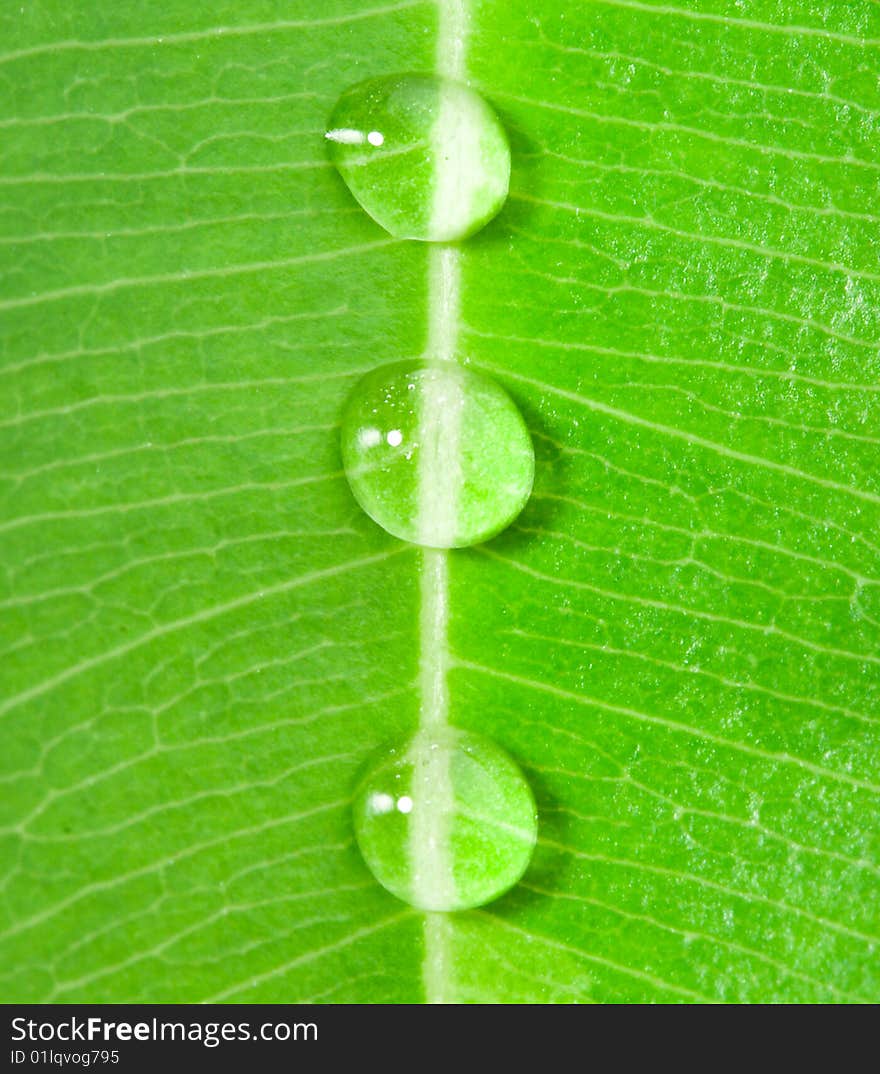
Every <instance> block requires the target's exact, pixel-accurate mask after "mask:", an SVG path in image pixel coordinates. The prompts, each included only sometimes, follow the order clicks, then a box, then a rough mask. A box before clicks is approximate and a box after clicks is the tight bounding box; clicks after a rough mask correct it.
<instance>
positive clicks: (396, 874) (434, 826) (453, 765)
mask: <svg viewBox="0 0 880 1074" xmlns="http://www.w3.org/2000/svg"><path fill="white" fill-rule="evenodd" d="M354 826H355V834H356V836H357V841H358V846H359V847H360V850H361V853H362V854H363V856H364V860H365V861H366V863H367V865H368V867H369V869H370V871H371V872H372V873H373V875H374V876H375V877H376V879H377V880H378V881H379V883H380V884H382V886H383V887H385V888H387V889H388V891H390V892H391V893H392V894H394V895H396V896H397V897H398V898H399V899H403V900H404V902H407V903H409V904H410V905H411V906H416V907H418V908H419V909H422V910H466V909H469V908H471V907H474V906H482V905H483V903H486V902H489V901H490V900H491V899H495V898H497V897H498V896H499V895H502V894H503V893H504V892H505V891H507V890H508V889H509V888H511V887H512V886H513V885H514V884H515V883H516V882H517V881H518V880H519V878H520V877H521V876H522V874H523V873H524V872H525V869H526V866H527V865H528V863H529V859H530V858H531V856H532V851H533V849H534V846H535V842H536V840H537V834H538V820H537V813H536V811H535V800H534V798H533V797H532V792H531V788H530V787H529V785H528V783H527V782H526V779H525V777H524V776H523V774H522V772H521V771H520V770H519V768H518V766H517V765H516V763H515V762H514V761H513V759H512V758H511V757H510V756H509V755H508V754H507V753H505V752H504V750H502V749H501V748H500V747H498V746H496V745H495V743H494V742H491V741H489V739H486V738H483V737H482V736H480V735H474V734H470V733H468V732H464V731H457V730H454V729H451V728H446V729H443V730H441V731H438V732H436V733H430V732H419V733H418V734H416V735H415V736H413V738H411V739H410V740H409V741H408V742H406V743H404V744H403V746H401V747H399V748H398V749H396V750H387V751H386V752H385V753H384V754H383V755H382V756H381V757H380V758H379V759H378V761H377V762H376V763H375V764H374V765H373V767H372V768H371V769H370V770H369V771H368V772H367V774H366V775H365V776H364V778H363V779H362V780H361V782H360V785H359V786H358V788H357V791H356V793H355V799H354Z"/></svg>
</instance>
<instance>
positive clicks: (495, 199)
mask: <svg viewBox="0 0 880 1074" xmlns="http://www.w3.org/2000/svg"><path fill="white" fill-rule="evenodd" d="M327 126H328V129H327V131H326V133H325V137H326V138H327V139H328V150H329V154H330V158H331V159H332V160H333V163H334V164H335V165H336V167H337V168H338V169H339V174H340V175H341V176H342V178H343V179H344V180H345V182H346V183H347V185H348V187H349V189H350V190H351V192H352V194H353V195H354V197H355V198H356V199H357V201H358V202H359V204H360V205H361V206H362V207H363V208H364V209H365V210H366V212H368V213H369V214H370V216H372V217H373V219H374V220H375V221H377V223H379V224H381V226H382V227H384V228H385V230H386V231H389V232H390V233H391V234H392V235H395V236H397V238H401V239H422V240H426V241H428V242H456V241H458V240H459V239H463V238H466V237H467V236H468V235H472V234H473V233H474V232H475V231H479V229H480V228H481V227H483V226H484V225H485V224H486V223H487V222H488V221H489V220H491V219H492V217H493V216H496V215H497V213H498V211H499V210H500V209H501V207H502V205H503V204H504V201H505V199H506V198H507V191H508V184H509V182H510V146H509V145H508V142H507V135H506V134H505V132H504V128H503V127H502V125H501V123H500V121H499V119H498V116H497V115H496V113H495V112H494V110H493V109H492V108H491V106H490V105H489V104H488V103H487V102H486V101H485V100H484V99H483V98H482V97H481V96H480V95H479V94H478V93H475V92H474V91H473V90H472V89H469V88H468V87H467V86H464V85H462V84H461V83H458V82H454V81H450V80H449V79H447V78H438V77H437V76H434V75H427V76H426V75H414V74H403V75H400V74H395V75H389V76H386V77H383V78H373V79H367V81H365V82H359V83H358V84H357V85H355V86H351V87H350V88H348V89H346V91H345V92H344V93H343V94H342V96H341V97H340V99H339V100H338V101H337V103H336V105H335V107H334V109H333V112H332V114H331V116H330V119H329V121H328V124H327Z"/></svg>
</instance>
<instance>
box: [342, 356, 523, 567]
mask: <svg viewBox="0 0 880 1074" xmlns="http://www.w3.org/2000/svg"><path fill="white" fill-rule="evenodd" d="M342 461H343V464H344V466H345V472H346V476H347V477H348V481H349V484H350V486H351V490H352V492H353V493H354V496H355V499H356V500H357V501H358V503H359V504H360V505H361V507H362V508H363V509H364V510H365V511H366V513H367V514H368V515H369V516H370V518H372V519H373V520H374V521H375V522H378V523H379V525H380V526H382V527H383V528H384V529H386V530H387V531H388V532H389V533H391V534H393V535H394V536H395V537H399V538H401V540H404V541H411V542H412V543H414V544H420V545H426V546H428V547H430V548H462V547H465V546H467V545H473V544H479V543H480V542H481V541H485V540H488V539H489V538H490V537H494V536H495V535H496V534H497V533H500V532H501V530H503V529H504V528H505V527H506V526H508V525H510V523H511V522H512V521H513V520H514V518H516V516H517V515H518V514H519V513H520V511H521V510H522V508H523V507H524V506H525V503H526V501H527V500H528V498H529V494H530V492H531V490H532V481H533V479H534V474H535V453H534V449H533V447H532V440H531V437H530V436H529V431H528V429H527V428H526V425H525V422H524V421H523V418H522V415H521V414H520V412H519V410H518V409H517V406H516V404H515V403H514V402H513V400H512V399H511V398H510V396H509V395H508V394H507V392H505V391H504V389H503V388H502V387H501V386H500V385H499V384H496V383H495V381H493V380H490V379H489V378H488V377H484V376H482V375H481V374H479V373H474V372H472V371H471V370H469V369H464V368H463V367H462V366H459V365H456V364H455V363H454V362H396V363H394V364H392V365H387V366H380V367H379V368H378V369H374V370H373V371H372V372H371V373H368V374H367V376H366V377H364V378H363V379H362V380H361V381H359V383H358V384H357V385H356V387H355V389H354V391H353V392H352V394H351V396H350V398H349V400H348V403H347V404H346V407H345V411H344V413H343V417H342Z"/></svg>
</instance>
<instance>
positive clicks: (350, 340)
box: [0, 0, 880, 1002]
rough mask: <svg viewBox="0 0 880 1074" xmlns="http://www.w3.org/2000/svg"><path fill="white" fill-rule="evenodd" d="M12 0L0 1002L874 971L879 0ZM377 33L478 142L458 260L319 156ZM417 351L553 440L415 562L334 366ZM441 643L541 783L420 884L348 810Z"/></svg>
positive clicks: (838, 984) (412, 992) (517, 998)
mask: <svg viewBox="0 0 880 1074" xmlns="http://www.w3.org/2000/svg"><path fill="white" fill-rule="evenodd" d="M0 24H2V27H3V38H2V40H3V43H4V44H3V55H2V56H0V85H2V90H3V93H2V101H3V105H2V108H3V116H2V118H0V127H2V161H3V164H2V175H0V184H2V193H3V197H2V213H0V250H2V254H0V257H2V266H3V274H2V281H3V282H2V293H0V313H2V324H0V358H2V369H0V381H2V390H0V503H2V508H0V564H2V571H0V603H2V612H0V647H2V660H0V676H2V689H0V714H2V718H3V721H4V729H5V736H4V742H5V749H4V751H3V757H2V762H0V764H2V774H0V779H2V782H3V794H2V797H0V808H2V817H0V824H2V835H0V840H2V847H3V862H4V866H5V869H4V874H5V875H4V879H3V887H2V900H0V932H2V942H0V954H2V966H3V970H2V976H3V979H4V980H3V996H4V998H5V999H7V1000H20V1001H24V1000H40V1001H53V1002H76V1001H79V1002H88V1001H115V1002H124V1001H137V1000H145V1001H205V1000H228V1001H251V1000H252V1001H276V1002H288V1001H290V1002H293V1001H310V1000H311V1001H323V1002H334V1001H339V1002H420V1001H422V1000H426V999H427V1000H430V1001H443V1000H446V1001H478V1002H492V1001H501V1002H591V1001H661V1002H670V1001H679V1000H700V999H703V1000H726V1001H787V1002H806V1001H834V1000H837V1001H858V1000H868V1001H876V1000H877V999H878V998H880V974H878V966H877V958H876V950H875V946H874V945H875V944H876V942H877V937H878V933H880V910H878V907H880V883H878V874H880V863H878V843H877V800H878V793H880V775H878V771H877V756H878V725H880V706H878V698H880V667H878V665H880V645H878V640H880V629H878V628H880V586H878V582H880V545H878V538H877V534H878V532H880V524H878V523H880V480H878V473H880V471H878V466H877V458H878V455H877V448H878V443H880V412H878V406H877V398H878V390H880V387H878V385H880V378H878V372H880V360H878V342H877V341H878V338H880V333H878V327H880V319H878V308H880V306H878V297H880V295H878V289H880V268H878V264H877V255H876V241H875V236H876V228H877V224H878V220H880V217H878V215H877V213H878V209H877V205H878V198H877V194H878V176H880V157H878V152H877V145H878V137H877V136H878V118H880V94H878V84H877V75H876V71H877V62H878V56H880V14H878V9H877V7H876V5H874V4H871V3H868V2H867V0H856V2H853V3H848V4H846V5H840V4H838V5H828V6H820V5H816V4H813V3H809V2H806V0H803V2H797V0H784V2H770V0H753V2H749V3H746V4H735V3H732V2H725V0H693V2H691V3H682V4H680V5H677V6H670V5H666V4H662V5H661V4H655V3H652V2H637V0H594V2H591V3H584V4H579V5H571V4H564V3H560V2H558V0H546V2H543V0H542V3H541V4H534V3H529V2H527V0H505V2H504V3H501V2H500V0H495V2H490V0H482V2H481V0H455V2H453V0H449V2H444V3H441V4H440V5H439V6H438V5H436V4H434V3H428V2H426V3H419V2H410V3H402V4H389V5H384V6H379V7H376V8H372V9H371V8H368V7H367V6H366V5H363V4H357V3H354V2H353V0H328V2H327V3H325V4H323V5H321V6H320V11H318V10H317V9H316V7H315V5H308V4H305V3H301V2H298V3H293V4H285V5H281V4H276V3H272V2H269V0H266V2H262V3H258V2H253V3H250V4H246V5H241V4H233V3H229V2H226V3H219V4H213V5H210V6H205V5H200V4H184V3H182V2H180V0H174V2H169V3H166V4H163V5H161V9H158V8H156V9H151V10H149V13H148V12H147V9H146V8H145V7H144V5H134V4H118V5H110V6H108V5H97V6H96V5H93V4H84V3H81V2H76V3H69V2H68V3H60V2H58V0H52V2H49V3H45V4H41V5H39V6H28V7H25V8H24V9H22V10H19V9H18V8H16V9H15V11H12V10H11V9H10V11H8V12H5V13H4V14H3V15H2V17H0ZM401 70H415V71H438V72H440V73H447V74H449V73H453V74H457V75H458V76H459V77H463V78H465V79H467V80H468V81H469V82H470V84H471V85H472V86H474V88H477V89H479V90H481V91H482V92H483V93H484V94H485V95H486V97H487V98H488V99H489V100H490V101H491V102H492V103H493V105H494V106H495V108H496V109H497V110H498V111H499V113H500V115H501V116H502V118H503V120H504V122H505V125H506V127H507V129H508V131H509V134H510V137H511V144H512V149H513V174H512V180H511V184H512V185H511V196H510V199H509V201H508V203H507V205H506V207H505V209H504V211H503V212H502V213H501V215H500V216H499V217H498V218H497V219H496V220H495V221H493V222H492V223H491V224H490V225H489V226H488V227H487V228H486V229H485V230H484V231H483V232H481V233H480V234H479V235H477V236H475V237H474V238H473V239H471V240H469V241H468V242H467V243H466V244H464V245H462V246H461V247H459V248H456V249H451V250H445V251H443V250H438V249H436V248H434V249H432V248H428V247H426V246H425V245H422V244H418V243H410V242H401V241H396V240H393V239H391V238H390V237H389V236H387V235H386V234H385V233H384V232H382V231H381V230H380V229H379V228H378V227H377V226H376V225H375V224H373V223H372V221H371V220H369V218H367V217H366V215H365V214H364V213H363V212H362V211H361V210H360V209H359V208H358V207H357V206H356V205H355V204H354V202H353V201H352V199H351V197H350V195H349V194H348V192H347V191H346V189H345V187H344V185H343V184H342V182H341V181H340V180H339V178H338V176H337V175H336V174H335V172H334V171H333V169H332V168H331V167H330V165H329V163H328V161H327V158H326V154H325V149H324V144H323V130H324V123H325V120H326V118H327V116H328V115H329V113H330V110H331V108H332V106H333V103H334V101H335V99H336V98H337V96H338V94H339V93H340V92H341V91H342V90H343V89H345V88H346V87H347V86H348V85H350V84H351V83H353V82H355V81H358V80H360V79H363V78H368V77H373V76H379V75H384V74H387V73H393V72H395V71H401ZM450 284H454V286H450ZM426 353H430V354H431V355H432V356H440V357H444V356H445V357H455V358H457V359H459V360H464V361H467V362H468V363H469V364H470V365H472V367H473V368H475V369H478V370H480V371H483V372H486V373H489V374H491V375H493V376H494V377H496V378H497V379H498V380H499V381H500V382H501V383H503V384H504V386H505V387H506V388H507V389H508V391H509V392H510V393H511V394H512V395H513V397H514V398H515V399H516V400H517V402H518V404H519V405H520V407H521V408H522V410H523V412H524V414H525V416H526V418H527V421H528V424H529V426H530V428H531V430H532V434H533V437H534V441H535V446H536V452H537V473H536V486H535V492H534V494H533V496H532V498H531V500H530V502H529V504H528V506H527V508H526V510H525V511H524V513H523V514H522V515H521V516H520V518H519V520H518V521H517V522H516V523H515V524H514V526H512V527H511V528H510V529H509V530H508V531H506V532H505V533H504V534H502V535H501V536H500V537H499V538H497V539H495V540H494V541H492V542H490V543H489V544H487V545H485V546H482V547H480V548H476V549H471V550H461V551H456V552H454V553H450V554H448V555H446V554H440V557H439V558H437V556H436V554H433V553H432V554H423V553H421V552H420V551H419V550H417V549H414V548H412V547H410V546H407V545H405V544H402V543H400V542H397V541H395V540H394V539H393V538H391V537H390V536H388V535H387V534H385V533H384V532H382V531H381V530H380V529H379V528H378V527H376V526H375V525H374V524H373V523H372V522H370V521H369V520H368V519H367V518H366V516H365V515H363V514H362V512H360V510H359V509H358V508H357V506H356V504H355V503H354V501H353V499H352V497H351V495H350V493H349V491H348V488H347V485H346V482H345V479H344V476H343V475H342V473H341V469H340V466H341V464H340V460H339V448H338V429H337V426H338V421H339V415H340V413H341V410H342V406H343V403H344V400H345V398H346V396H347V394H348V392H349V391H350V389H351V387H352V385H353V384H354V383H355V381H356V380H357V378H358V377H359V376H360V375H362V374H363V373H364V372H366V371H367V370H369V369H371V368H373V367H374V366H375V365H377V364H379V363H381V362H392V361H399V360H404V359H411V358H416V357H419V356H420V355H423V354H426ZM432 683H433V684H434V685H436V684H437V683H442V687H443V697H444V698H445V701H444V703H443V707H444V711H443V713H442V717H443V719H444V720H447V721H448V722H450V723H452V724H454V725H456V726H459V727H462V728H466V729H469V730H473V731H478V732H480V733H482V734H484V735H488V736H489V737H491V738H493V739H494V740H495V741H496V742H498V743H499V744H500V745H502V746H504V747H505V748H506V749H507V750H508V751H509V752H510V753H511V754H512V755H513V756H514V757H515V758H516V759H517V761H518V762H519V763H520V765H521V766H522V767H523V769H524V770H525V771H526V773H527V774H528V776H529V779H530V782H531V783H532V786H533V789H534V791H535V794H536V797H537V801H538V806H539V813H540V839H539V846H538V849H537V851H536V854H535V857H534V859H533V862H532V865H531V867H530V869H529V871H528V872H527V874H526V876H525V878H524V880H523V881H522V883H521V884H520V885H518V886H517V887H516V888H515V889H514V890H513V891H512V892H511V893H509V894H508V895H507V896H505V897H504V898H502V899H501V900H499V901H498V902H495V903H492V904H490V905H488V906H486V907H485V908H483V909H481V910H479V911H473V912H470V913H466V914H457V915H452V916H448V917H442V916H441V917H438V916H426V915H423V914H420V913H418V912H416V911H413V910H411V909H409V908H408V907H406V906H405V905H404V904H403V903H400V902H398V901H397V900H395V899H394V898H393V897H392V896H390V895H388V894H387V893H386V892H384V891H383V890H382V889H381V888H379V887H378V886H377V885H376V884H375V882H374V881H373V880H372V878H371V876H370V874H369V873H368V872H367V870H366V868H365V866H364V865H363V863H362V861H361V859H360V857H359V855H358V852H357V849H356V847H355V846H354V843H353V836H352V827H351V819H350V812H349V809H350V806H349V803H350V798H351V793H352V789H353V786H354V782H355V779H356V776H357V773H358V771H359V770H360V768H361V766H362V765H363V763H364V762H365V760H366V759H367V758H368V757H369V755H370V754H371V752H372V751H374V750H375V749H376V748H377V747H378V746H379V745H380V744H382V743H383V742H385V741H387V740H389V739H394V738H400V737H402V736H404V735H406V734H408V733H410V732H411V731H412V730H414V729H415V728H416V727H417V726H418V725H419V724H420V722H422V723H424V721H425V720H426V718H427V717H428V716H430V713H431V706H430V704H429V703H428V701H427V700H426V698H427V697H428V695H429V694H430V688H431V684H432ZM435 715H436V713H435Z"/></svg>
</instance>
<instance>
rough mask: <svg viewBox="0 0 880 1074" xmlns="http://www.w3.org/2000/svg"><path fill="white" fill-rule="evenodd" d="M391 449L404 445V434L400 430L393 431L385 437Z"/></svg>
mask: <svg viewBox="0 0 880 1074" xmlns="http://www.w3.org/2000/svg"><path fill="white" fill-rule="evenodd" d="M385 439H386V440H387V441H388V443H389V444H390V445H391V447H400V445H401V444H402V443H403V433H402V432H401V431H400V429H392V430H391V432H390V433H389V434H388V435H387V436H386V437H385Z"/></svg>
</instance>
